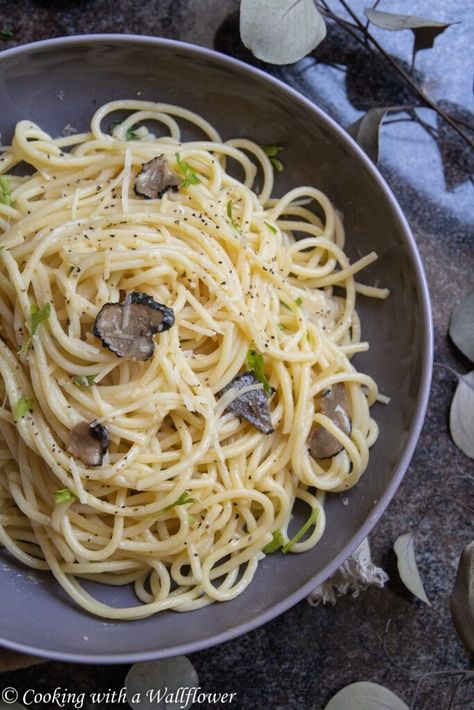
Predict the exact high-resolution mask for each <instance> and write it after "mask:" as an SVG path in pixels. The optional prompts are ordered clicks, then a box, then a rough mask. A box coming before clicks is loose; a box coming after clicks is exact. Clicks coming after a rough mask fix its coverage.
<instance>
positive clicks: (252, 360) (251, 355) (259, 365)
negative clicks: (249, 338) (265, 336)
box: [247, 350, 272, 394]
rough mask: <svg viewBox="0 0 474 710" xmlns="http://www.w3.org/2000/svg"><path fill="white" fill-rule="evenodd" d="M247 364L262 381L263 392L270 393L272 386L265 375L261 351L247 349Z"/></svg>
mask: <svg viewBox="0 0 474 710" xmlns="http://www.w3.org/2000/svg"><path fill="white" fill-rule="evenodd" d="M247 365H248V366H249V368H250V369H251V370H252V372H254V374H255V376H256V377H257V379H259V380H260V382H261V383H262V385H263V389H264V391H265V394H270V393H271V391H272V388H271V387H270V383H269V381H268V379H267V377H266V375H265V370H264V363H263V355H262V353H258V352H257V351H256V350H249V351H248V353H247Z"/></svg>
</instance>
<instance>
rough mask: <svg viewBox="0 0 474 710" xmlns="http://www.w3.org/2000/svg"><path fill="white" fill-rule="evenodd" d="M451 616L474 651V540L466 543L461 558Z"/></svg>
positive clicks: (473, 651) (453, 592) (465, 642)
mask: <svg viewBox="0 0 474 710" xmlns="http://www.w3.org/2000/svg"><path fill="white" fill-rule="evenodd" d="M451 616H452V617H453V622H454V626H455V627H456V631H457V632H458V636H459V638H460V639H461V641H462V642H463V644H464V646H465V647H466V648H467V650H468V651H470V652H471V653H474V540H473V541H472V542H470V543H469V545H466V547H465V548H464V550H463V553H462V555H461V559H460V560H459V567H458V573H457V575H456V581H455V583H454V588H453V591H452V594H451Z"/></svg>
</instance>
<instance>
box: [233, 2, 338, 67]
mask: <svg viewBox="0 0 474 710" xmlns="http://www.w3.org/2000/svg"><path fill="white" fill-rule="evenodd" d="M240 36H241V38H242V42H243V43H244V45H245V46H246V47H247V49H249V50H250V51H251V52H252V54H253V55H254V56H255V57H257V58H258V59H261V60H262V61H264V62H269V63H270V64H292V63H293V62H297V61H298V60H299V59H302V58H303V57H305V56H306V55H307V54H309V52H311V51H312V50H313V49H314V48H315V47H317V46H318V44H319V43H320V42H321V41H322V40H323V39H324V38H325V36H326V25H325V23H324V20H323V18H322V16H321V15H320V13H319V12H318V10H317V9H316V6H315V4H314V0H272V2H266V1H265V0H242V2H241V4H240Z"/></svg>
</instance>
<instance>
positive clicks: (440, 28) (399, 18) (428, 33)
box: [365, 8, 459, 54]
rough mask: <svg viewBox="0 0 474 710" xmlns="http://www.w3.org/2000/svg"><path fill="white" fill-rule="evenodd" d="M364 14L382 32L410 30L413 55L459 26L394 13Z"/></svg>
mask: <svg viewBox="0 0 474 710" xmlns="http://www.w3.org/2000/svg"><path fill="white" fill-rule="evenodd" d="M365 14H366V15H367V18H368V19H369V20H370V22H372V24H374V25H377V27H381V28H382V29H384V30H390V31H392V32H396V31H398V30H411V31H412V32H413V34H414V35H415V46H414V48H413V51H414V53H415V54H416V52H418V51H419V50H420V49H430V48H431V47H432V46H433V44H434V41H435V39H436V37H437V36H438V35H440V34H441V33H442V32H444V30H445V29H446V28H448V27H451V25H456V24H459V23H457V22H439V21H438V20H430V19H428V18H426V17H418V16H417V15H399V14H397V13H394V12H383V11H382V10H373V9H372V8H366V9H365Z"/></svg>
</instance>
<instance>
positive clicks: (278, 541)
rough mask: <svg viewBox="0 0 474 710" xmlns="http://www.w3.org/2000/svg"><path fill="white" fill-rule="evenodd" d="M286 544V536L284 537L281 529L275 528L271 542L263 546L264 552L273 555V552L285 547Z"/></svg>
mask: <svg viewBox="0 0 474 710" xmlns="http://www.w3.org/2000/svg"><path fill="white" fill-rule="evenodd" d="M284 544H285V538H284V537H283V535H282V533H281V531H280V530H275V532H274V533H273V538H272V540H271V542H269V543H268V545H265V547H264V548H263V552H264V553H265V554H266V555H271V554H272V553H273V552H276V551H277V550H279V549H280V547H283V545H284Z"/></svg>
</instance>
